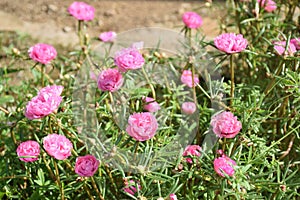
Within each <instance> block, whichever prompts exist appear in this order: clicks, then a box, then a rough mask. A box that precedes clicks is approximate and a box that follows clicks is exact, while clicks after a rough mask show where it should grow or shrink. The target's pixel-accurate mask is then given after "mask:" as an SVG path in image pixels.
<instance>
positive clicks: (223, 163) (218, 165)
mask: <svg viewBox="0 0 300 200" xmlns="http://www.w3.org/2000/svg"><path fill="white" fill-rule="evenodd" d="M234 166H236V162H235V161H234V160H232V159H230V158H229V157H227V156H226V155H222V156H221V157H219V158H216V159H215V160H214V170H215V172H216V173H217V174H219V175H220V176H222V177H225V175H224V173H225V174H227V175H228V176H233V175H234V172H235V171H234V168H233V167H234Z"/></svg>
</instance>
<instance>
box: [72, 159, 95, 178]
mask: <svg viewBox="0 0 300 200" xmlns="http://www.w3.org/2000/svg"><path fill="white" fill-rule="evenodd" d="M99 164H100V162H99V160H97V159H96V158H95V156H93V155H86V156H79V157H78V158H76V163H75V173H76V174H78V175H79V176H84V177H89V176H93V175H94V174H95V173H96V171H97V170H98V167H99Z"/></svg>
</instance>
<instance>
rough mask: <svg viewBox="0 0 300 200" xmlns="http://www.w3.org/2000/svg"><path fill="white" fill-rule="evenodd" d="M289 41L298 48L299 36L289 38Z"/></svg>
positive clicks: (299, 43)
mask: <svg viewBox="0 0 300 200" xmlns="http://www.w3.org/2000/svg"><path fill="white" fill-rule="evenodd" d="M290 43H291V44H293V45H294V46H295V47H296V49H297V50H300V38H294V39H291V41H290Z"/></svg>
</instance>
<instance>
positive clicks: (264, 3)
mask: <svg viewBox="0 0 300 200" xmlns="http://www.w3.org/2000/svg"><path fill="white" fill-rule="evenodd" d="M257 2H258V3H259V5H260V6H261V7H263V8H264V9H265V11H267V12H273V11H274V10H276V8H277V6H276V3H275V2H274V1H272V0H257Z"/></svg>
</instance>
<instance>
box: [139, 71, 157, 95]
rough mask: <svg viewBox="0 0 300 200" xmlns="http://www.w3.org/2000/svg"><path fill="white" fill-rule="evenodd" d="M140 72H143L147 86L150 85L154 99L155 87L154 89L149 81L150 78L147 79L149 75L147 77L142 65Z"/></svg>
mask: <svg viewBox="0 0 300 200" xmlns="http://www.w3.org/2000/svg"><path fill="white" fill-rule="evenodd" d="M142 72H143V74H144V76H145V78H146V80H147V82H148V84H149V86H150V89H151V92H152V96H153V99H156V94H155V89H154V87H153V85H152V83H151V82H150V79H149V77H148V75H147V73H146V71H145V69H144V67H142Z"/></svg>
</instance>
